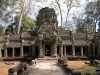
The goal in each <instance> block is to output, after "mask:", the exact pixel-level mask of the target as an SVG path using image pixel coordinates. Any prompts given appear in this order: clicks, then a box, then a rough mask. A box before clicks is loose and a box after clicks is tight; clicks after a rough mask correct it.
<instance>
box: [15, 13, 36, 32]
mask: <svg viewBox="0 0 100 75" xmlns="http://www.w3.org/2000/svg"><path fill="white" fill-rule="evenodd" d="M19 18H20V16H19V15H17V16H16V17H15V25H18V22H19ZM16 27H17V26H16ZM34 27H35V21H34V20H33V19H32V18H30V17H28V16H25V15H24V16H23V18H22V25H21V31H30V30H33V28H34Z"/></svg>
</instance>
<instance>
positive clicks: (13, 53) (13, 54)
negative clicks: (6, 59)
mask: <svg viewBox="0 0 100 75" xmlns="http://www.w3.org/2000/svg"><path fill="white" fill-rule="evenodd" d="M12 57H15V50H14V48H12Z"/></svg>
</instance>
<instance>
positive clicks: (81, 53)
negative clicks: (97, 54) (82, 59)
mask: <svg viewBox="0 0 100 75" xmlns="http://www.w3.org/2000/svg"><path fill="white" fill-rule="evenodd" d="M81 56H84V54H83V47H82V46H81Z"/></svg>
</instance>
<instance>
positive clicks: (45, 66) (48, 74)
mask: <svg viewBox="0 0 100 75" xmlns="http://www.w3.org/2000/svg"><path fill="white" fill-rule="evenodd" d="M29 75H66V74H65V72H64V71H63V70H62V69H61V68H60V67H59V66H58V65H57V63H56V62H53V61H45V62H40V63H38V64H37V65H36V67H35V69H34V70H33V69H32V68H30V70H29Z"/></svg>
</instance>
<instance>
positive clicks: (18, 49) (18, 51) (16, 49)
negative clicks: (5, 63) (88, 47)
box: [14, 48, 20, 57]
mask: <svg viewBox="0 0 100 75" xmlns="http://www.w3.org/2000/svg"><path fill="white" fill-rule="evenodd" d="M14 50H15V57H19V56H20V48H14Z"/></svg>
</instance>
